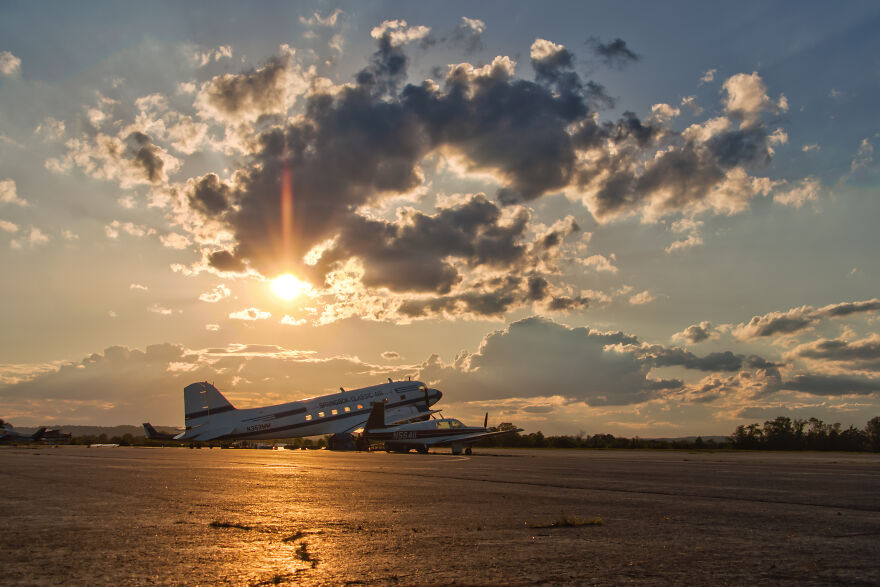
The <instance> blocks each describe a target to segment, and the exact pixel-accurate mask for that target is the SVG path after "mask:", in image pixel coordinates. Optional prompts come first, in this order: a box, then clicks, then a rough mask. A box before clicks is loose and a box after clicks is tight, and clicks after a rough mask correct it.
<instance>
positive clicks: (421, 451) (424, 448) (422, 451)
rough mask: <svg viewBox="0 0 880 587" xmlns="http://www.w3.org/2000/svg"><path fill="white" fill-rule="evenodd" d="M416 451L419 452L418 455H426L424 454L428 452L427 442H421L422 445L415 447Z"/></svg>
mask: <svg viewBox="0 0 880 587" xmlns="http://www.w3.org/2000/svg"><path fill="white" fill-rule="evenodd" d="M416 451H418V453H419V454H420V455H426V454H428V445H427V444H423V445H422V446H420V447H418V448H417V449H416Z"/></svg>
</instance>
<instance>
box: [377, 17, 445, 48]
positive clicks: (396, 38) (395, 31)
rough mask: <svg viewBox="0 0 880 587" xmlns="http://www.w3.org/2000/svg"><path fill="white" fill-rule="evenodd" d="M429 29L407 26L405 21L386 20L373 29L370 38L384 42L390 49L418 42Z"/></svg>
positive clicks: (425, 35)
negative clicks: (389, 45) (388, 44)
mask: <svg viewBox="0 0 880 587" xmlns="http://www.w3.org/2000/svg"><path fill="white" fill-rule="evenodd" d="M430 32H431V28H430V27H426V26H422V25H418V26H409V25H407V24H406V21H405V20H386V21H384V22H383V23H382V24H380V25H379V26H377V27H373V29H372V30H371V31H370V36H371V37H373V38H374V39H377V40H386V41H387V42H389V43H390V44H391V46H392V47H399V46H401V45H406V44H407V43H411V42H413V41H419V40H422V39H424V38H425V37H427V36H428V34H429V33H430Z"/></svg>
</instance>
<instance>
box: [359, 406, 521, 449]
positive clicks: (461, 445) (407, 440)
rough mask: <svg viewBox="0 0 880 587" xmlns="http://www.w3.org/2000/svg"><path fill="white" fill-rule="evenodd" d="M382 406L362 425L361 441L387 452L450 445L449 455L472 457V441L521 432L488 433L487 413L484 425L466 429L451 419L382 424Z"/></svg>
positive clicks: (373, 411) (383, 416) (518, 429)
mask: <svg viewBox="0 0 880 587" xmlns="http://www.w3.org/2000/svg"><path fill="white" fill-rule="evenodd" d="M385 407H386V406H385V404H384V403H383V402H374V403H373V409H372V411H371V412H370V417H369V419H368V420H367V423H366V425H365V426H364V433H363V438H364V439H366V440H368V441H370V442H384V443H385V450H387V451H389V452H409V451H410V450H411V449H416V450H417V451H418V452H420V453H426V452H428V449H429V448H430V447H432V446H451V447H452V454H454V455H458V454H461V453H462V451H464V452H465V453H466V454H471V447H470V445H472V444H473V443H475V442H478V441H480V440H482V439H483V438H487V437H489V436H495V435H496V434H507V433H509V432H521V431H522V428H516V429H511V430H498V431H495V430H489V429H488V428H487V427H486V425H487V424H488V423H489V414H486V417H485V418H484V419H483V426H482V427H477V426H465V425H464V424H462V423H461V422H460V421H458V420H455V419H453V418H440V419H437V420H426V421H423V422H411V423H405V424H386V423H385Z"/></svg>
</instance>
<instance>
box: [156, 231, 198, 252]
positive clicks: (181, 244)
mask: <svg viewBox="0 0 880 587" xmlns="http://www.w3.org/2000/svg"><path fill="white" fill-rule="evenodd" d="M159 242H161V243H162V245H163V246H166V247H168V248H169V249H177V250H182V249H185V248H187V247H188V246H189V245H190V244H192V241H191V240H189V238H187V237H185V236H184V235H182V234H179V233H177V232H169V233H168V234H163V235H162V236H160V237H159Z"/></svg>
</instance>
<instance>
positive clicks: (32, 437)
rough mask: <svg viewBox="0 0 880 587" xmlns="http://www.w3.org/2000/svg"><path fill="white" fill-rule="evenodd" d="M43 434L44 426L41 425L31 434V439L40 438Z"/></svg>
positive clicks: (44, 432) (44, 431)
mask: <svg viewBox="0 0 880 587" xmlns="http://www.w3.org/2000/svg"><path fill="white" fill-rule="evenodd" d="M45 434H46V427H45V426H43V427H42V428H40V429H39V430H37V431H36V432H34V433H33V434H32V435H31V439H33V440H41V439H42V438H43V436H44V435H45Z"/></svg>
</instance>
